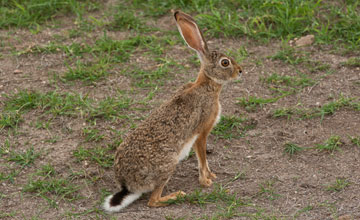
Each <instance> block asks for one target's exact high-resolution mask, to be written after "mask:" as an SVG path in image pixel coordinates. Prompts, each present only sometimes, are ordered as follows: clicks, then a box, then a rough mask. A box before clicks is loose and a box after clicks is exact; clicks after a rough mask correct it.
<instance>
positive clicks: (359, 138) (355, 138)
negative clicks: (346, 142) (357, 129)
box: [349, 136, 360, 147]
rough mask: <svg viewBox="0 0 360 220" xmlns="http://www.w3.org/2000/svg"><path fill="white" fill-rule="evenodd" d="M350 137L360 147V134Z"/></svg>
mask: <svg viewBox="0 0 360 220" xmlns="http://www.w3.org/2000/svg"><path fill="white" fill-rule="evenodd" d="M349 138H350V141H351V143H352V144H354V145H356V146H358V147H360V136H359V137H351V136H349Z"/></svg>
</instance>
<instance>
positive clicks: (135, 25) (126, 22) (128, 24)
mask: <svg viewBox="0 0 360 220" xmlns="http://www.w3.org/2000/svg"><path fill="white" fill-rule="evenodd" d="M107 29H109V30H120V31H125V30H134V31H137V32H145V31H149V30H151V28H150V27H147V26H146V25H145V24H144V22H143V19H142V17H140V15H139V13H137V12H136V11H135V10H130V9H129V7H126V6H125V5H124V4H118V5H116V7H115V10H114V12H113V19H112V21H111V22H110V23H109V24H107Z"/></svg>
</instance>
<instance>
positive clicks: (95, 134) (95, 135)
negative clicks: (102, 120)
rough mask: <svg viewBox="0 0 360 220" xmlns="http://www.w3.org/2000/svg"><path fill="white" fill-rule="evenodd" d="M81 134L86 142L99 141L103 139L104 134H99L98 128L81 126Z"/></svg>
mask: <svg viewBox="0 0 360 220" xmlns="http://www.w3.org/2000/svg"><path fill="white" fill-rule="evenodd" d="M83 134H84V136H85V141H88V142H99V141H101V140H103V139H104V135H102V134H100V131H99V130H98V129H92V128H89V127H86V128H83Z"/></svg>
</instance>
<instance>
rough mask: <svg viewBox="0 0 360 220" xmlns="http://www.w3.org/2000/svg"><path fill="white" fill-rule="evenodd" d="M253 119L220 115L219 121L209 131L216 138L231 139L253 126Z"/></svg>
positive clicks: (241, 134) (242, 134) (243, 133)
mask: <svg viewBox="0 0 360 220" xmlns="http://www.w3.org/2000/svg"><path fill="white" fill-rule="evenodd" d="M255 126H256V125H255V123H253V121H251V120H248V119H245V118H241V117H237V116H221V118H220V122H219V123H218V124H217V125H216V126H215V128H214V129H213V130H212V131H211V133H212V134H214V135H215V136H216V137H217V138H223V139H232V138H239V137H242V136H244V135H245V132H246V131H247V130H250V129H252V128H254V127H255Z"/></svg>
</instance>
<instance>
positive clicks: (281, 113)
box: [272, 96, 360, 121]
mask: <svg viewBox="0 0 360 220" xmlns="http://www.w3.org/2000/svg"><path fill="white" fill-rule="evenodd" d="M343 108H349V109H353V110H355V111H359V110H360V102H358V101H356V100H355V99H354V98H348V97H343V96H341V97H340V98H338V99H335V100H334V101H330V102H328V103H326V104H324V105H322V106H320V107H315V108H299V107H283V108H279V109H275V110H273V111H272V117H274V118H280V117H286V118H288V119H290V118H292V117H293V116H297V117H298V118H300V119H311V118H316V117H320V118H321V121H322V120H323V119H324V117H325V116H329V115H333V114H335V113H336V111H339V110H340V109H343Z"/></svg>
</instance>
